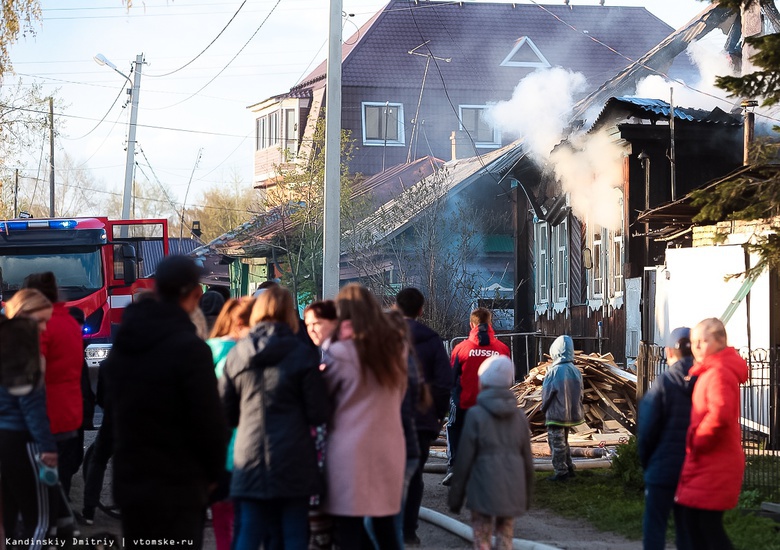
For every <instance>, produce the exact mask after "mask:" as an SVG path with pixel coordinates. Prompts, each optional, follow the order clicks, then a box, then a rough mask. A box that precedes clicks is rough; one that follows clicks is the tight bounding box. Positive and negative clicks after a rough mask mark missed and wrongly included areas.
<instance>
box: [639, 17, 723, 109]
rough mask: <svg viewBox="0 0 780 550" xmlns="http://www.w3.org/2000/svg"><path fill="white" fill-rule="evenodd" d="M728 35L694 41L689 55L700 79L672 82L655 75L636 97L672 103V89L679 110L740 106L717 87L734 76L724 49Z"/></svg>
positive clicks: (717, 32) (714, 34) (715, 33)
mask: <svg viewBox="0 0 780 550" xmlns="http://www.w3.org/2000/svg"><path fill="white" fill-rule="evenodd" d="M725 42H726V35H725V34H723V31H721V30H720V29H715V30H714V31H712V32H711V33H709V34H708V35H707V36H706V37H704V38H703V39H702V40H699V41H697V42H693V43H692V44H691V45H690V46H688V49H687V51H686V53H687V54H688V57H689V58H690V59H691V61H692V62H693V64H694V65H695V66H696V68H697V69H698V71H699V77H698V79H696V80H694V81H691V82H686V84H688V85H689V86H690V87H688V86H685V85H684V84H681V83H680V82H675V81H669V80H667V79H665V78H664V77H662V76H659V75H652V76H648V77H647V78H645V79H643V80H641V81H640V82H639V83H638V84H637V88H636V94H635V96H636V97H645V98H653V99H661V100H663V101H667V102H668V101H669V89H670V88H673V89H674V104H675V105H676V106H678V107H692V108H698V109H707V110H712V109H714V108H715V107H720V108H721V109H723V110H724V111H730V110H731V107H732V106H734V105H735V104H736V103H738V102H737V101H736V100H734V99H733V98H732V99H729V98H727V94H726V92H725V91H724V90H721V89H720V88H718V87H716V86H715V77H717V76H726V75H733V74H734V68H733V67H732V66H731V61H730V59H729V56H728V54H727V53H726V52H725V50H724V49H723V46H724V44H725Z"/></svg>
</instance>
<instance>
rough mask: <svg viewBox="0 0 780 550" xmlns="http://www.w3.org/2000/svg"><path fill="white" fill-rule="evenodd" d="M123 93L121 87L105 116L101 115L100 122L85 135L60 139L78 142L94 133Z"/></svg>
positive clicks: (123, 89) (123, 88)
mask: <svg viewBox="0 0 780 550" xmlns="http://www.w3.org/2000/svg"><path fill="white" fill-rule="evenodd" d="M123 91H125V87H124V86H122V87H121V88H120V89H119V93H118V94H116V97H115V98H114V101H113V103H111V107H109V108H108V111H106V114H104V115H103V118H101V119H100V120H99V121H98V122H97V124H95V125H94V126H93V127H92V129H91V130H90V131H89V132H87V133H86V134H84V135H83V136H79V137H77V138H70V137H65V136H62V138H63V139H66V140H68V141H78V140H80V139H84V138H85V137H87V136H88V135H89V134H91V133H92V132H94V131H95V130H97V128H98V126H100V125H101V124H103V121H104V120H106V117H108V114H109V113H110V112H111V110H112V109H113V108H114V105H116V102H117V101H119V97H120V96H121V95H122V92H123Z"/></svg>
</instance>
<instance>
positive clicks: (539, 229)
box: [534, 221, 550, 314]
mask: <svg viewBox="0 0 780 550" xmlns="http://www.w3.org/2000/svg"><path fill="white" fill-rule="evenodd" d="M534 305H535V309H536V313H537V314H542V313H544V312H546V311H547V309H548V308H549V305H550V231H549V224H548V223H547V222H546V221H537V222H534Z"/></svg>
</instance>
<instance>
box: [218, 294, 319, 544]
mask: <svg viewBox="0 0 780 550" xmlns="http://www.w3.org/2000/svg"><path fill="white" fill-rule="evenodd" d="M249 321H250V325H252V328H251V329H250V331H249V334H248V335H247V336H246V337H245V338H241V339H240V340H239V341H238V342H237V343H236V345H235V347H234V348H233V349H232V350H231V351H230V353H229V354H228V357H227V361H226V364H225V370H224V373H223V375H222V377H221V378H220V382H219V386H220V393H221V395H222V403H223V406H224V409H225V413H226V416H227V420H228V425H229V426H232V427H236V426H238V429H237V433H236V438H235V446H234V449H233V477H232V480H231V483H230V496H231V497H232V498H233V501H234V506H235V507H236V515H235V531H234V537H235V540H234V541H233V544H234V547H235V548H236V549H249V548H253V549H256V548H260V547H261V546H264V547H265V548H286V549H288V550H289V549H300V550H306V548H307V547H308V540H309V529H308V511H309V510H308V509H309V497H310V496H311V495H314V494H318V493H320V492H321V488H322V485H321V481H322V480H321V479H320V474H319V470H318V467H317V454H316V450H315V446H314V439H313V438H312V435H311V427H312V426H319V425H322V424H325V423H326V422H327V419H328V402H327V395H326V394H325V392H323V391H322V387H323V381H322V375H321V373H320V371H319V368H318V366H319V354H318V353H317V348H316V347H314V346H312V345H309V344H306V343H305V342H304V341H303V340H301V339H300V338H298V336H297V335H296V333H297V332H298V329H299V321H298V314H297V312H296V310H295V307H294V303H293V298H292V295H291V294H290V292H289V291H288V290H287V289H285V288H282V287H279V286H277V287H269V288H267V289H265V291H264V292H263V293H261V294H260V295H259V296H258V297H257V299H256V300H255V303H254V305H253V307H252V311H251V315H250V318H249Z"/></svg>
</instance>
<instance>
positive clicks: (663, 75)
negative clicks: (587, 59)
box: [529, 0, 780, 122]
mask: <svg viewBox="0 0 780 550" xmlns="http://www.w3.org/2000/svg"><path fill="white" fill-rule="evenodd" d="M529 2H531V4H533V5H535V6H536V7H538V8H539V9H541V10H542V11H544V12H546V13H547V14H548V15H550V16H551V17H553V18H554V19H555V20H557V21H558V22H560V23H561V24H563V25H565V26H567V27H569V28H570V29H571V30H573V31H574V32H576V33H578V34H581V35H582V36H585V37H586V38H588V39H589V40H592V41H593V42H595V43H596V44H599V45H600V46H603V47H604V48H606V49H608V50H609V51H611V52H612V53H614V54H615V55H617V56H619V57H622V58H623V59H625V60H626V61H628V62H629V64H630V65H637V66H639V67H642V68H644V69H647V70H648V71H650V72H651V73H653V74H657V75H659V76H662V77H663V78H665V79H666V80H668V81H670V82H674V83H676V84H679V85H680V86H683V87H685V88H688V89H689V90H691V91H693V92H696V93H699V94H702V95H705V96H707V97H710V98H712V99H715V100H718V101H721V102H724V103H728V104H729V105H732V104H733V101H729V100H728V99H726V98H723V97H719V96H717V95H715V94H711V93H709V92H705V91H704V90H700V89H698V88H695V87H694V86H691V85H690V84H687V83H685V82H684V81H682V80H680V79H677V78H672V77H671V76H669V75H668V74H667V73H665V72H663V71H661V70H660V69H656V68H654V67H650V66H649V65H646V64H644V63H640V62H639V61H637V60H634V59H632V58H630V57H629V56H627V55H625V54H623V53H622V52H620V51H618V50H616V49H615V48H613V47H612V46H610V45H609V44H606V43H604V42H602V41H601V40H599V39H598V38H596V37H595V36H592V35H591V34H589V33H585V32H582V31H581V30H579V29H578V28H577V27H575V26H574V25H572V24H571V23H567V22H566V21H564V20H563V19H561V17H559V16H558V15H556V14H554V13H553V12H551V11H550V10H549V9H548V8H547V7H546V6H543V5H541V4H539V3H538V2H536V0H529ZM630 65H629V66H630ZM756 115H758V116H763V117H764V118H767V119H769V120H774V121H776V122H780V120H778V119H775V118H773V117H771V116H769V115H764V114H762V113H756Z"/></svg>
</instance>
